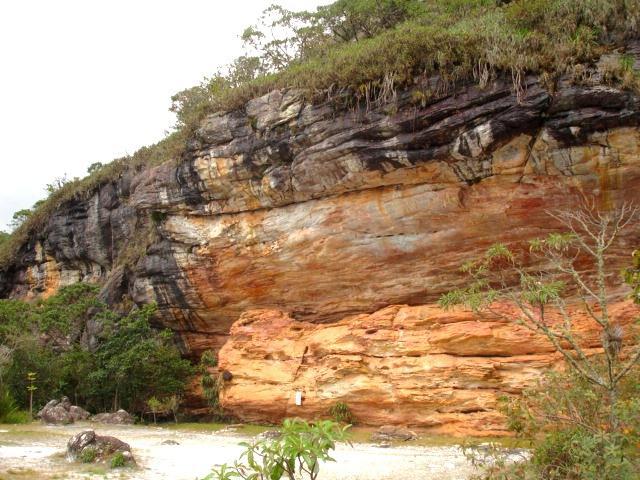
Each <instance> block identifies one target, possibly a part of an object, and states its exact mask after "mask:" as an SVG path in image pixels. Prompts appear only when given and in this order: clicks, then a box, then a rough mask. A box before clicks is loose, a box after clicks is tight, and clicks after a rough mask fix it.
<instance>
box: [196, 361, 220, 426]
mask: <svg viewBox="0 0 640 480" xmlns="http://www.w3.org/2000/svg"><path fill="white" fill-rule="evenodd" d="M217 366H218V357H217V356H216V354H215V352H213V351H212V350H205V351H204V352H203V353H202V356H201V357H200V365H199V366H198V370H199V372H200V385H201V386H202V393H203V394H204V398H206V400H207V403H208V404H209V406H210V407H211V408H212V409H213V412H214V414H216V415H218V414H220V413H221V412H220V399H219V397H220V386H221V384H222V378H221V376H220V374H219V373H218V374H212V372H211V370H212V369H214V368H216V367H217Z"/></svg>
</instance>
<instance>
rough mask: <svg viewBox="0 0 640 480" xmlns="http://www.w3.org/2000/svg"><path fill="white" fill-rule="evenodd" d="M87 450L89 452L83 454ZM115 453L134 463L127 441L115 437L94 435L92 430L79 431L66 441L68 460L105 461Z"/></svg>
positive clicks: (127, 461)
mask: <svg viewBox="0 0 640 480" xmlns="http://www.w3.org/2000/svg"><path fill="white" fill-rule="evenodd" d="M87 451H90V452H91V453H90V454H85V452H87ZM117 453H121V454H122V456H123V457H124V459H125V462H126V463H135V460H134V458H133V454H132V453H131V447H130V446H129V444H128V443H125V442H123V441H122V440H120V439H118V438H116V437H111V436H102V435H96V432H95V431H94V430H85V431H83V432H80V433H78V434H76V435H74V436H73V437H71V438H70V439H69V441H68V442H67V459H68V460H70V461H78V460H81V461H83V462H86V461H87V459H91V461H92V462H106V461H108V460H109V459H111V458H112V457H113V456H114V455H115V454H117Z"/></svg>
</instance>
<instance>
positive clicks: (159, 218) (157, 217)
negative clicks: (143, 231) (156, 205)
mask: <svg viewBox="0 0 640 480" xmlns="http://www.w3.org/2000/svg"><path fill="white" fill-rule="evenodd" d="M166 219H167V214H166V213H165V212H158V211H153V212H151V220H152V221H153V223H155V224H160V223H162V222H164V221H165V220H166Z"/></svg>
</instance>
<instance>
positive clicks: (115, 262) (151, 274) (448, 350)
mask: <svg viewBox="0 0 640 480" xmlns="http://www.w3.org/2000/svg"><path fill="white" fill-rule="evenodd" d="M634 52H635V53H637V51H636V50H632V49H631V50H630V53H631V54H635V53H634ZM594 78H597V77H594ZM434 82H437V79H433V80H432V83H433V85H436V83H434ZM433 85H431V86H433ZM427 87H429V86H427ZM431 91H434V92H435V91H438V90H437V89H436V88H433V89H431ZM413 98H415V96H413V95H412V92H411V91H404V92H398V96H397V102H396V104H394V105H391V106H390V105H384V106H380V107H376V108H373V109H372V110H370V111H365V110H357V109H356V110H348V111H345V110H344V109H340V108H337V107H335V106H334V104H332V103H330V102H326V103H321V104H310V103H308V102H306V101H304V100H303V98H302V96H301V95H299V94H298V93H297V92H295V91H275V92H272V93H270V94H268V95H265V96H263V97H261V98H258V99H254V100H252V101H251V102H248V103H247V104H246V105H245V107H244V108H242V109H239V110H237V111H234V112H230V113H218V114H214V115H210V116H208V117H207V118H206V119H205V120H204V121H203V122H202V124H201V126H200V128H199V129H198V131H197V132H196V134H195V135H194V137H193V138H191V139H190V140H189V142H188V149H187V151H186V153H185V154H184V155H183V156H182V158H180V159H176V161H172V162H167V163H165V164H163V165H160V166H158V167H154V168H150V169H145V170H142V171H136V170H129V171H127V172H126V173H124V174H123V175H122V176H121V177H120V178H119V179H117V180H114V181H113V182H110V183H108V184H105V185H103V186H102V187H100V188H99V189H97V190H96V191H94V192H89V194H87V195H86V196H84V197H82V198H78V199H76V200H74V201H71V202H68V203H66V204H63V205H61V206H60V208H59V209H58V210H57V211H56V213H55V214H54V215H53V216H52V217H51V218H50V219H49V222H48V224H47V226H46V228H44V229H43V230H42V231H39V232H36V233H35V234H34V235H33V236H32V238H31V239H30V241H29V243H28V244H27V245H25V246H24V247H23V249H22V251H21V252H20V256H19V258H17V259H16V262H15V264H14V265H12V266H11V267H10V268H8V269H7V270H6V271H4V272H1V274H0V292H2V294H3V295H4V296H12V297H26V298H29V297H34V296H46V295H48V294H50V293H51V292H54V291H55V290H56V289H57V288H59V287H60V286H62V285H66V284H69V283H72V282H75V281H79V280H81V281H92V282H99V283H100V284H101V285H103V290H102V296H103V298H104V299H105V300H107V301H108V302H110V303H117V302H119V301H120V300H121V299H122V298H123V297H126V298H131V299H133V300H134V301H135V302H136V303H139V304H142V303H148V302H156V303H157V304H158V306H159V314H158V317H157V319H156V322H157V325H158V326H163V327H168V328H171V329H172V330H173V331H175V332H176V334H177V338H178V339H179V342H180V347H181V349H182V350H183V352H184V353H185V354H186V355H190V356H192V357H194V358H197V357H198V356H199V354H200V353H201V352H202V351H204V350H206V349H213V350H218V349H220V348H221V347H222V346H223V345H225V342H227V339H228V335H229V331H230V328H231V325H232V324H233V323H234V322H236V321H237V320H238V318H240V317H241V316H242V315H252V314H248V313H247V312H249V311H256V310H260V309H263V310H265V309H266V310H271V311H280V312H286V313H282V315H284V317H282V316H278V315H280V314H278V315H275V314H274V315H275V316H274V317H273V324H269V323H268V322H266V323H265V325H264V328H265V329H267V331H268V332H269V335H270V336H269V337H268V338H267V339H266V340H265V341H267V340H268V342H269V343H270V345H271V346H269V351H270V353H269V354H270V355H272V356H273V357H274V359H277V358H278V356H285V357H286V356H289V355H292V354H291V353H290V352H288V351H287V350H286V349H284V346H286V348H289V347H291V348H293V347H292V346H291V345H292V344H291V340H290V338H289V337H290V335H292V333H291V331H290V328H289V327H290V325H291V324H290V322H293V321H296V322H300V324H301V325H304V327H303V331H304V332H308V331H309V329H310V328H311V327H313V326H318V325H322V327H319V326H318V327H317V328H318V329H320V328H322V329H326V330H322V331H326V332H331V331H333V332H336V331H337V330H335V329H338V328H343V329H348V328H349V322H356V324H357V320H354V319H358V318H364V317H360V316H361V315H371V318H377V317H376V315H379V313H374V312H385V311H386V310H385V308H386V307H388V306H390V305H410V306H413V307H411V308H418V309H420V308H424V309H427V310H429V309H432V308H433V305H434V303H435V301H436V300H437V298H438V297H439V296H440V295H441V294H442V293H443V292H446V291H448V290H450V289H451V288H453V287H455V286H457V285H460V283H461V282H462V281H463V276H462V275H461V274H460V273H459V271H458V267H459V265H460V264H461V263H463V262H464V261H465V260H468V259H469V258H473V257H474V256H476V255H478V254H479V252H481V251H483V250H484V249H485V248H486V247H488V246H489V245H490V244H492V243H494V242H496V241H501V242H505V243H507V244H509V245H511V246H512V247H514V248H517V246H518V245H519V244H520V243H521V242H523V241H524V240H528V239H530V238H532V237H536V236H540V235H544V234H547V233H549V232H550V231H554V230H556V229H557V228H559V225H557V224H556V223H554V222H553V221H551V220H550V219H549V217H548V216H547V215H546V210H548V209H574V208H576V206H577V205H578V204H579V203H580V202H581V200H582V199H583V198H584V197H591V196H594V197H595V198H596V199H597V202H598V204H599V206H600V207H602V208H608V207H611V206H615V205H617V204H619V203H621V202H622V201H636V202H640V188H639V187H640V128H639V125H640V98H638V96H637V95H635V94H633V93H631V92H627V91H621V90H617V89H615V88H612V87H609V86H605V85H598V84H597V81H596V82H592V84H591V85H581V86H578V85H573V84H571V83H570V82H569V81H568V80H561V81H560V82H559V83H558V85H556V88H555V89H554V90H553V91H552V92H551V91H548V90H546V89H545V88H543V87H542V86H541V85H540V84H539V83H538V82H537V81H536V80H535V79H533V78H530V79H527V81H526V89H524V94H523V96H522V98H519V99H518V98H517V97H516V95H515V94H514V92H513V91H512V86H511V84H510V82H502V81H496V82H494V83H493V84H491V85H489V86H487V87H486V88H484V89H480V88H477V87H472V86H470V87H467V88H463V89H460V90H458V91H456V92H446V93H441V94H434V95H433V96H432V97H430V98H429V99H428V100H427V101H425V103H415V102H414V101H413ZM639 234H640V227H639V226H637V225H634V226H633V228H632V229H630V230H629V232H628V234H627V235H626V236H625V237H624V238H623V239H622V243H621V244H620V246H619V248H618V249H617V250H615V251H612V254H613V256H614V257H615V261H614V265H613V268H614V269H618V268H619V267H622V266H626V264H627V262H628V261H629V253H630V252H631V251H632V250H633V249H635V248H637V247H638V244H639V242H638V240H639V236H640V235H639ZM141 253H143V255H142V256H141V257H140V259H139V260H138V261H137V262H133V263H131V261H125V259H129V260H130V259H131V258H134V259H135V258H137V256H139V255H140V254H141ZM421 305H422V306H421ZM390 308H398V307H390ZM402 308H409V307H402ZM438 315H439V314H438ZM436 316H437V315H436ZM243 318H246V317H243ZM283 318H286V319H288V320H287V321H286V322H284V320H282V319H283ZM283 322H284V323H283ZM332 322H333V324H334V326H331V323H332ZM474 322H475V320H474ZM478 322H479V323H477V324H476V323H473V322H472V323H464V322H457V321H456V322H449V323H451V325H450V326H449V323H447V322H445V323H447V325H448V326H446V327H443V328H441V329H430V330H429V335H428V345H429V350H428V351H425V350H418V351H414V350H411V349H409V350H405V347H403V348H400V347H398V346H397V345H396V344H395V343H394V342H395V341H396V340H397V338H396V335H397V333H393V334H389V335H387V336H383V337H382V338H383V341H382V342H379V343H376V342H370V341H367V342H364V343H362V342H361V339H362V338H369V337H370V338H377V337H376V335H381V334H380V333H371V334H366V333H362V332H360V333H359V334H358V335H356V336H354V337H353V338H354V340H353V341H352V342H345V343H344V344H343V347H342V348H343V349H342V350H341V352H340V355H341V356H342V357H341V358H342V360H341V361H340V362H338V363H337V364H336V365H337V366H336V370H333V369H332V367H331V366H329V364H327V365H324V364H322V369H321V371H320V373H318V375H319V376H320V378H321V379H322V382H325V383H326V386H323V387H322V388H323V389H324V390H322V391H323V392H324V393H322V395H325V396H326V401H325V397H322V398H323V400H322V401H320V400H316V399H314V400H310V399H311V398H312V397H309V398H308V399H307V406H309V405H310V404H311V405H314V402H317V409H316V410H317V411H320V410H322V409H324V407H325V403H326V402H328V401H329V399H330V397H331V395H332V393H331V392H332V391H333V390H331V389H330V388H329V386H330V385H331V384H333V385H335V386H334V387H332V388H334V390H335V391H336V392H338V391H341V388H343V387H342V386H344V385H346V384H353V379H352V378H350V377H349V376H345V377H344V378H343V377H341V376H340V375H339V374H340V372H342V371H343V370H344V371H345V372H351V370H350V369H351V368H354V369H355V370H354V371H355V372H356V373H357V376H356V377H354V378H357V379H358V382H361V383H362V384H363V385H365V386H364V387H362V389H361V390H359V389H358V388H355V389H354V390H353V391H352V392H351V393H349V400H350V403H351V404H353V405H354V408H355V409H357V410H360V412H359V413H360V415H362V414H363V412H364V408H365V406H366V405H367V404H369V405H370V403H371V402H372V400H365V397H366V396H367V395H373V397H372V398H376V399H377V400H375V401H376V402H378V401H379V402H380V405H384V407H381V408H380V409H378V410H376V412H379V413H372V414H371V415H370V419H371V421H372V422H374V421H379V422H380V424H386V423H395V422H399V423H405V424H423V425H427V424H434V425H444V424H447V423H450V424H451V425H453V427H452V428H451V429H453V430H455V429H457V428H458V426H461V425H463V424H466V425H468V426H470V427H469V428H476V427H477V429H478V430H481V429H482V428H484V427H482V425H481V424H483V423H486V422H487V421H489V420H487V419H488V418H489V417H491V416H492V415H495V397H496V394H497V392H499V391H509V390H512V389H516V387H514V382H515V384H517V386H518V388H520V386H521V385H522V384H523V383H525V381H529V380H531V379H534V378H535V377H536V375H537V373H538V372H539V370H540V368H541V367H543V366H545V365H547V364H548V363H549V358H548V355H549V351H550V350H549V348H547V347H544V346H543V344H541V343H540V341H537V340H536V341H535V342H533V343H531V342H532V339H530V338H529V337H528V336H527V335H526V334H525V333H523V332H520V331H518V330H513V329H509V328H506V327H504V326H499V325H493V324H492V323H491V322H490V321H488V320H487V319H479V320H478ZM278 325H280V326H281V330H277V326H278ZM338 325H340V327H338ZM470 325H471V326H473V329H472V330H470V332H471V333H472V334H470V333H469V332H468V331H467V328H468V327H469V326H470ZM267 327H268V328H267ZM100 328H101V327H100V325H98V324H91V325H87V326H86V328H85V330H84V332H83V333H82V335H83V338H84V339H85V340H86V342H87V344H89V345H91V344H92V342H93V341H95V334H96V332H98V331H99V330H100ZM234 328H236V327H234ZM238 328H239V327H238ZM313 328H316V327H313ZM332 328H333V329H334V330H331V329H332ZM353 328H356V327H353ZM370 328H371V329H375V328H378V332H382V331H384V329H380V328H379V327H375V326H372V327H370ZM236 330H237V328H236ZM365 330H366V329H365ZM319 331H320V330H319ZM393 331H394V332H395V330H393ZM405 331H407V330H405ZM314 332H315V330H314ZM315 334H318V333H315ZM385 335H386V334H385ZM405 335H406V334H405ZM420 335H423V334H422V333H421V334H420ZM238 341H239V339H238V337H234V338H233V339H232V343H231V344H227V346H225V347H224V352H225V355H226V357H224V358H226V360H225V361H226V362H227V363H228V364H229V368H228V371H229V372H230V373H231V374H232V379H231V380H230V381H229V382H228V383H229V385H231V387H230V389H229V390H228V391H227V392H226V393H225V398H226V400H225V401H226V402H227V405H229V406H230V408H232V409H234V411H238V412H244V413H246V414H247V415H253V414H252V413H250V412H254V411H258V410H259V409H262V411H263V412H267V413H269V415H271V414H272V415H273V418H272V419H273V420H275V419H276V418H278V417H280V416H281V415H282V414H283V411H288V410H286V409H285V410H282V408H281V407H282V402H281V401H280V400H278V401H277V402H274V403H273V405H270V404H269V402H268V401H267V400H269V401H273V400H274V399H275V398H279V397H277V395H276V394H275V393H273V392H274V391H275V389H276V388H280V387H278V385H281V384H282V382H284V383H285V384H286V382H285V381H284V380H283V379H272V378H270V377H269V375H271V374H272V372H264V373H265V375H266V376H265V377H264V378H262V377H260V374H261V372H260V371H259V368H258V365H260V364H259V363H256V362H257V360H256V359H254V358H253V357H251V356H249V355H248V354H246V352H245V351H244V350H242V348H243V347H242V346H238V345H239V344H238ZM328 341H331V342H332V341H333V339H332V337H329V339H328ZM417 343H418V344H422V343H423V342H422V339H420V341H417ZM281 344H282V345H284V346H283V348H282V349H279V347H278V346H279V345H281ZM532 344H533V345H536V349H534V350H533V351H532V350H531V348H532V347H531V345H532ZM230 345H236V346H237V348H238V349H239V350H238V351H237V352H233V351H231V350H230V348H231V347H230ZM380 345H386V347H385V348H389V349H396V351H395V353H394V355H393V356H392V357H393V359H394V362H399V364H398V365H396V367H397V371H400V372H405V373H404V374H403V375H401V377H402V378H404V379H405V380H403V382H405V381H406V382H408V384H411V385H412V386H411V388H409V387H408V386H406V385H405V386H403V387H402V388H401V390H403V391H405V394H393V389H392V388H391V387H390V386H388V385H389V383H388V382H390V381H392V382H394V381H396V380H395V379H390V378H391V377H389V378H387V377H385V376H384V375H383V376H382V377H380V375H382V374H381V373H380V372H385V371H386V370H384V369H383V367H386V368H388V369H389V371H393V368H394V365H395V364H393V365H389V364H384V361H389V360H388V359H387V360H385V358H387V357H384V358H378V357H377V356H376V354H375V351H376V350H375V349H377V348H381V347H380ZM425 345H426V344H425ZM264 348H267V347H266V346H265V347H264ZM295 348H298V347H295ZM412 348H413V347H412ZM415 348H417V347H415ZM438 348H440V349H441V351H440V352H439V351H438ZM351 349H353V350H351ZM368 349H373V350H368ZM294 351H296V352H297V350H294ZM438 352H439V353H438ZM335 354H336V353H335V352H334V353H331V355H335ZM331 355H327V356H323V357H322V358H323V359H324V360H322V361H323V362H324V361H328V359H330V358H334V357H332V356H331ZM349 355H353V357H354V360H353V362H351V361H349V362H351V363H349V362H347V363H346V364H348V365H350V367H349V368H346V369H343V368H342V367H340V365H342V364H343V363H341V362H342V361H345V362H346V360H345V359H346V358H347V357H348V356H349ZM294 357H295V355H294ZM427 357H428V358H427ZM356 359H358V360H356ZM421 359H422V360H421ZM272 361H276V360H272ZM318 361H320V359H318ZM419 361H422V362H424V363H423V364H416V362H419ZM371 362H373V363H371ZM376 362H378V363H381V364H380V365H377V363H376ZM403 362H406V365H405V363H403ZM303 367H304V366H303ZM260 368H262V367H260ZM421 369H422V370H421ZM425 369H426V370H425ZM434 369H435V373H433V374H432V375H431V374H430V375H425V374H423V373H421V374H417V373H415V372H416V371H434ZM306 371H307V370H306V369H305V368H302V367H301V370H300V372H302V373H304V372H306ZM309 372H311V370H309ZM302 373H301V374H302ZM356 373H353V372H352V373H349V375H356ZM289 374H290V372H288V373H287V375H289ZM282 375H285V374H284V373H282ZM308 375H312V374H311V373H308ZM313 375H315V373H314V374H313ZM345 375H346V374H345ZM385 375H386V374H385ZM249 377H251V382H250V381H248V380H247V378H249ZM287 378H288V377H287ZM394 378H395V377H394ZM311 381H312V379H310V378H309V382H311ZM287 382H290V380H287ZM377 382H380V385H387V387H384V388H383V387H380V388H377V387H376V388H375V389H374V388H373V386H374V384H376V383H377ZM385 382H387V383H385ZM469 382H471V383H473V382H476V383H478V382H479V384H482V385H487V382H489V383H490V384H491V388H488V387H487V388H482V389H479V390H478V389H473V388H467V387H468V384H469ZM482 382H485V383H482ZM312 383H313V382H312ZM408 384H407V385H408ZM249 385H252V387H251V388H252V389H253V391H252V392H249V390H248V389H249ZM323 385H324V384H323ZM353 385H355V387H358V385H360V383H357V382H356V383H355V384H353ZM460 385H462V387H460ZM242 388H246V389H247V390H244V391H243V390H242ZM314 388H315V387H314ZM385 388H386V390H385ZM372 389H373V390H372ZM407 389H408V390H407ZM262 391H264V392H268V393H264V395H262V394H261V393H260V392H262ZM194 392H195V393H197V391H196V390H194ZM243 392H244V393H243ZM256 392H257V393H256ZM372 392H373V393H372ZM406 392H410V394H409V393H406ZM250 393H251V394H250ZM286 398H289V392H288V391H287V392H286ZM318 398H320V397H318ZM194 399H195V397H190V399H188V400H189V402H192V403H193V401H194ZM309 402H310V403H309ZM416 402H417V403H416ZM359 405H361V406H359ZM452 405H454V406H452ZM314 408H315V407H314ZM367 408H368V407H367ZM312 410H313V409H312ZM307 411H309V410H307ZM267 413H265V415H267ZM491 418H493V417H491ZM434 422H435V423H434ZM465 422H466V423H465ZM489 423H490V425H491V427H490V430H491V429H494V427H496V426H497V425H498V423H497V420H496V421H495V422H493V423H491V422H489ZM460 428H462V427H460Z"/></svg>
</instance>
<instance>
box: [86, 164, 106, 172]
mask: <svg viewBox="0 0 640 480" xmlns="http://www.w3.org/2000/svg"><path fill="white" fill-rule="evenodd" d="M102 167H104V165H103V164H102V163H101V162H94V163H92V164H91V165H89V167H88V168H87V173H88V174H89V175H93V174H94V173H96V172H97V171H98V170H100V169H101V168H102Z"/></svg>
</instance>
